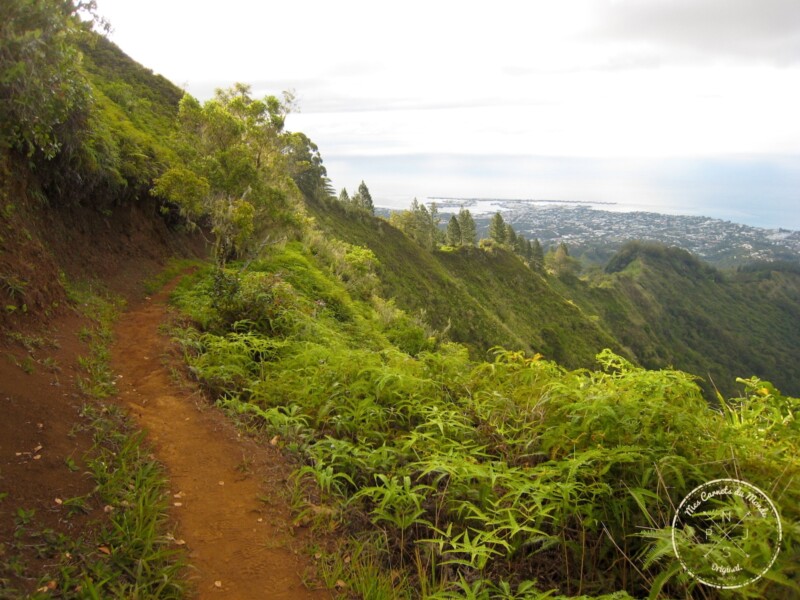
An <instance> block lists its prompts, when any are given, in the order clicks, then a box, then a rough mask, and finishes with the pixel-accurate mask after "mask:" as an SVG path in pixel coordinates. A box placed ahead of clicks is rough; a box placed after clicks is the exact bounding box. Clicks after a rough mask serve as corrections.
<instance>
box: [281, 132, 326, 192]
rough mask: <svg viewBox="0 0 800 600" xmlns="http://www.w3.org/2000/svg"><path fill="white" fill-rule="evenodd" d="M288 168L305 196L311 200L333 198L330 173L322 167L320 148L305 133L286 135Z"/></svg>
mask: <svg viewBox="0 0 800 600" xmlns="http://www.w3.org/2000/svg"><path fill="white" fill-rule="evenodd" d="M285 137H286V142H287V149H286V152H287V162H288V165H287V168H288V171H289V174H290V175H291V177H292V179H293V180H294V182H295V184H296V185H297V187H298V188H299V189H300V191H301V192H302V193H303V195H304V196H305V197H306V198H308V199H309V200H322V199H324V198H330V197H331V196H333V194H334V192H333V188H332V187H331V182H330V179H328V172H327V170H326V169H325V167H324V166H323V165H322V156H320V153H319V148H318V147H317V145H316V144H315V143H314V142H312V141H311V140H310V139H308V137H307V136H306V135H305V134H304V133H289V134H286V136H285Z"/></svg>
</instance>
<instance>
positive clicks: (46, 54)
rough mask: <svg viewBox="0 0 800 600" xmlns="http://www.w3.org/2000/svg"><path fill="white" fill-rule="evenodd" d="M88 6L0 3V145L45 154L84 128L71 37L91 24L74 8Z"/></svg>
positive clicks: (86, 98) (89, 6) (86, 97)
mask: <svg viewBox="0 0 800 600" xmlns="http://www.w3.org/2000/svg"><path fill="white" fill-rule="evenodd" d="M93 10H94V6H93V3H88V2H86V3H83V2H77V3H75V2H73V0H36V1H30V0H3V2H1V3H0V123H2V124H3V125H2V128H0V149H4V148H5V149H12V148H13V149H15V150H17V151H19V152H22V153H24V154H26V155H27V156H28V157H32V156H34V154H35V153H40V155H41V156H42V157H43V158H44V159H47V160H49V159H52V158H53V157H54V156H55V155H56V154H58V152H59V151H60V150H61V148H62V147H63V146H64V144H65V143H68V141H69V140H70V139H71V138H79V137H80V135H81V134H83V133H85V130H86V121H87V120H88V115H89V108H90V104H91V90H90V87H89V83H88V82H87V80H86V78H85V77H84V75H83V72H82V71H81V68H80V62H81V53H80V51H79V50H78V48H77V46H76V45H75V39H76V37H77V36H78V35H80V34H81V33H82V32H84V31H85V30H86V29H88V28H89V27H91V25H90V24H89V23H83V22H82V21H81V18H80V14H85V13H86V12H87V11H88V12H89V13H90V14H91V12H92V11H93ZM78 141H80V140H78Z"/></svg>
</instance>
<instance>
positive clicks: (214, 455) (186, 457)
mask: <svg viewBox="0 0 800 600" xmlns="http://www.w3.org/2000/svg"><path fill="white" fill-rule="evenodd" d="M166 295H167V290H165V291H162V292H161V293H159V294H158V295H157V296H155V297H153V298H152V299H149V300H146V301H144V302H142V303H140V304H138V305H137V306H135V307H133V308H132V309H131V310H129V311H128V312H126V313H125V314H124V315H123V316H122V317H121V318H120V320H119V322H118V324H117V326H116V339H117V342H116V344H115V347H114V348H113V363H112V364H113V367H114V372H115V373H118V374H119V375H120V376H121V377H120V379H119V384H118V386H119V389H120V397H121V398H122V400H123V401H124V402H125V403H126V405H127V406H128V407H129V408H130V411H131V413H132V414H133V415H134V416H135V417H136V419H137V420H138V422H139V423H140V425H141V426H142V427H143V428H144V429H145V430H147V431H148V432H149V438H150V441H151V443H152V444H153V445H154V447H155V451H156V455H157V456H158V458H159V460H160V461H161V462H163V463H164V464H165V465H166V467H167V470H168V472H169V478H170V487H171V492H170V493H171V495H172V498H171V501H172V503H173V508H172V514H173V516H174V518H175V519H176V521H177V531H176V534H175V535H176V538H179V539H182V540H184V541H185V542H186V546H187V548H188V550H189V560H190V562H191V564H192V567H193V573H192V574H191V575H190V578H191V579H192V580H193V582H194V583H195V584H196V585H195V589H196V591H197V595H198V597H199V598H218V597H219V598H222V597H225V598H236V599H241V600H247V599H250V598H253V599H256V598H258V599H262V598H275V599H305V598H330V594H329V593H328V592H327V591H321V590H320V591H315V592H312V591H309V590H308V589H306V587H305V586H304V585H303V582H302V577H303V575H304V572H305V571H307V570H308V568H309V562H310V561H309V559H308V558H307V557H305V556H303V554H302V551H303V546H304V542H305V541H306V540H304V539H303V536H301V535H297V530H296V528H295V527H294V526H293V524H292V519H291V515H290V513H289V509H288V505H287V502H288V496H287V492H288V488H287V485H286V484H287V477H288V474H289V466H288V465H287V464H286V462H285V461H284V460H283V458H282V457H281V455H280V453H279V451H278V450H276V449H275V448H272V447H270V446H269V444H265V445H261V444H256V443H255V442H254V441H252V440H250V439H247V438H246V437H245V436H242V435H241V434H239V433H238V432H237V431H236V429H235V427H234V426H233V425H232V424H231V423H230V422H229V421H228V420H227V419H226V417H225V416H224V415H223V414H221V413H220V412H219V411H218V410H217V409H215V408H213V407H211V406H209V405H208V403H207V402H206V401H205V400H204V398H203V397H202V395H200V394H199V393H198V392H197V390H192V389H191V388H189V389H187V388H186V387H181V386H179V384H178V383H177V382H176V377H175V376H174V375H171V374H170V361H169V359H168V358H167V357H165V351H166V349H167V348H168V346H169V340H168V339H167V338H166V337H165V336H164V335H163V334H161V333H160V332H159V326H160V325H161V324H162V323H164V321H165V318H166V306H165V304H166Z"/></svg>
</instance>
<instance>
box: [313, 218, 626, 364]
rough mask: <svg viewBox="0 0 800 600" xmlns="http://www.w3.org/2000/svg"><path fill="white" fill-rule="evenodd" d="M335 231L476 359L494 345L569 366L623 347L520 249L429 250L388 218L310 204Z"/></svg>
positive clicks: (405, 302)
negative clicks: (373, 259)
mask: <svg viewBox="0 0 800 600" xmlns="http://www.w3.org/2000/svg"><path fill="white" fill-rule="evenodd" d="M309 210H310V212H311V213H312V214H313V215H314V216H315V218H316V219H317V221H318V223H319V224H320V226H321V227H322V228H323V229H324V230H325V231H327V232H328V234H329V235H332V236H336V237H338V238H341V239H343V240H344V241H346V242H348V243H351V244H356V245H361V246H365V247H367V248H369V249H370V250H372V251H373V252H374V253H375V255H376V256H377V258H378V261H379V262H380V267H379V268H378V275H379V276H380V279H381V282H382V286H383V289H382V292H383V295H384V296H385V297H387V298H394V299H395V300H396V301H397V303H398V305H399V306H400V307H401V308H403V309H404V310H407V311H409V312H415V313H416V312H420V311H423V312H424V318H425V320H427V321H428V322H429V323H430V324H431V325H432V326H433V327H435V328H436V329H438V330H440V331H441V330H444V329H447V330H448V337H449V338H450V339H452V340H453V341H457V342H460V343H463V344H465V345H467V346H468V347H469V348H470V350H471V352H472V353H473V354H474V355H476V356H482V357H483V356H486V355H485V352H486V351H487V350H488V349H490V348H491V347H493V346H503V347H505V348H507V349H514V350H517V349H520V350H526V351H528V352H531V353H534V352H540V353H542V354H544V355H545V356H546V357H547V358H550V359H553V360H556V361H557V362H559V363H561V364H563V365H565V366H567V367H583V366H589V365H591V364H593V363H594V357H595V355H596V354H597V353H598V352H600V351H601V350H602V349H603V348H612V349H614V350H615V351H622V350H621V345H620V344H619V343H617V342H616V340H615V339H614V338H613V337H612V336H611V335H609V334H608V332H607V331H605V330H604V329H603V327H602V325H601V324H600V323H598V321H597V319H595V318H592V317H590V316H589V315H587V314H586V313H585V312H584V311H582V310H581V309H580V308H579V307H578V306H576V305H575V304H574V303H572V302H570V301H569V300H567V299H566V298H564V297H562V296H561V295H560V294H558V293H556V292H555V291H554V290H553V288H552V287H551V286H550V285H549V284H548V282H547V281H546V280H545V279H544V278H543V277H542V276H540V275H538V274H536V273H534V272H533V271H531V270H530V269H528V268H527V267H526V266H525V265H524V264H523V263H522V262H521V261H520V259H519V258H518V257H517V256H515V255H514V254H512V253H510V252H507V251H505V250H503V249H500V248H495V249H493V250H491V251H487V250H481V249H478V248H474V247H471V248H459V249H458V250H456V251H435V252H428V251H426V250H424V249H423V248H421V247H420V246H419V245H417V244H416V243H414V242H413V241H411V240H410V239H409V238H408V237H406V236H405V235H404V234H403V233H402V232H400V231H399V230H397V229H396V228H394V227H393V226H391V225H390V224H389V223H388V222H386V221H385V220H383V219H379V218H374V217H371V216H369V215H366V214H358V215H355V216H354V215H353V214H352V213H347V212H346V211H344V210H342V209H341V208H340V207H339V206H338V205H337V204H336V203H331V204H330V205H328V204H326V205H322V204H319V203H312V204H309Z"/></svg>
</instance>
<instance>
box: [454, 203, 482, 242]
mask: <svg viewBox="0 0 800 600" xmlns="http://www.w3.org/2000/svg"><path fill="white" fill-rule="evenodd" d="M458 226H459V227H460V228H461V244H462V245H464V246H474V245H475V244H476V243H477V241H478V239H477V238H478V228H477V227H476V226H475V220H474V219H473V218H472V215H471V214H470V212H469V209H466V208H464V207H463V206H462V207H461V210H459V211H458Z"/></svg>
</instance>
